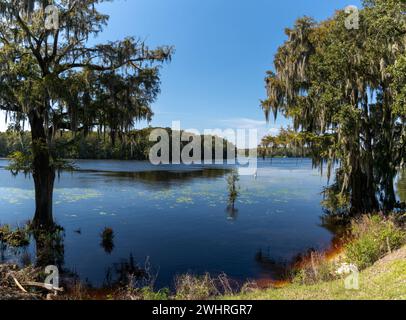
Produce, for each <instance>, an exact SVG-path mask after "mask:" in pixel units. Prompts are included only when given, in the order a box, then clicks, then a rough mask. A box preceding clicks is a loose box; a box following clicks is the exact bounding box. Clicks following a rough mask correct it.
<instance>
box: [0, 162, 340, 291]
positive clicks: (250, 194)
mask: <svg viewBox="0 0 406 320" xmlns="http://www.w3.org/2000/svg"><path fill="white" fill-rule="evenodd" d="M6 164H7V162H6V161H5V160H0V167H1V168H0V223H10V224H13V225H16V224H17V223H19V224H23V223H24V221H26V220H27V219H30V218H32V214H33V211H34V200H33V199H34V193H33V187H32V186H33V182H32V179H30V178H29V177H27V178H26V177H24V175H20V176H17V177H13V176H12V175H11V174H10V173H9V172H8V171H6V170H4V166H5V165H6ZM77 165H78V166H79V167H80V169H82V171H80V172H75V173H73V174H71V173H64V174H62V175H61V177H60V179H59V180H58V181H57V183H56V189H55V199H54V201H55V203H54V215H55V219H56V221H57V223H58V224H59V225H61V226H63V227H64V229H65V238H64V249H65V250H64V263H65V267H66V268H68V269H70V270H73V271H75V272H76V273H77V274H78V275H79V276H80V277H81V278H82V279H88V281H90V282H91V283H92V284H93V285H96V286H98V285H102V284H103V282H104V280H105V278H106V272H107V270H109V268H111V267H112V266H113V265H114V264H117V263H119V262H120V261H123V260H125V259H128V258H129V257H130V256H133V258H134V259H135V261H136V262H137V263H139V264H140V266H143V265H144V262H145V261H146V259H147V257H149V261H150V264H151V266H152V267H153V269H154V270H155V272H157V273H158V279H157V282H156V284H157V287H164V286H171V285H172V284H173V279H174V276H175V275H177V274H182V273H185V272H192V273H195V274H202V273H204V272H211V273H213V274H216V273H220V272H225V273H226V274H228V275H229V276H231V277H232V278H235V279H240V280H245V279H258V278H268V277H272V276H273V275H274V272H275V268H274V264H275V263H279V262H287V261H290V260H291V259H292V258H293V257H295V256H296V255H297V254H299V253H301V252H303V251H306V250H307V249H309V248H314V249H322V248H326V247H328V246H329V244H330V241H331V239H332V234H331V233H330V232H329V231H327V230H326V229H324V228H323V227H321V226H320V217H321V216H322V214H323V211H322V208H321V206H320V201H321V200H322V195H321V191H322V190H323V186H324V185H325V184H326V178H325V177H322V176H320V174H319V172H318V171H317V170H314V169H312V165H311V161H310V160H303V159H279V160H275V159H274V160H273V161H272V162H270V161H269V160H267V161H260V162H259V169H258V177H257V179H255V178H254V177H251V176H241V177H240V181H239V183H238V184H239V186H240V193H241V194H240V196H239V198H238V200H237V202H236V208H237V209H238V212H237V213H236V214H234V215H232V216H230V213H228V212H227V210H226V209H227V199H228V191H227V175H228V174H229V173H230V171H229V170H228V168H217V169H207V168H201V167H192V168H191V167H183V166H177V167H153V166H151V165H149V164H148V163H145V162H134V161H131V162H126V161H78V162H77ZM105 227H111V228H112V229H113V230H114V233H115V238H114V249H113V251H112V252H111V253H110V254H109V253H106V251H105V250H104V249H103V247H102V246H101V245H100V242H101V238H100V233H101V232H102V230H103V229H104V228H105ZM78 229H80V231H81V233H80V234H79V233H77V232H75V231H76V230H78ZM27 252H28V254H29V255H30V256H31V257H35V250H34V247H33V246H31V247H30V248H28V249H27ZM1 259H2V260H3V261H4V260H9V261H10V260H11V261H13V260H14V261H17V262H18V261H19V259H21V257H20V256H15V255H13V254H12V253H10V252H3V253H2V257H1Z"/></svg>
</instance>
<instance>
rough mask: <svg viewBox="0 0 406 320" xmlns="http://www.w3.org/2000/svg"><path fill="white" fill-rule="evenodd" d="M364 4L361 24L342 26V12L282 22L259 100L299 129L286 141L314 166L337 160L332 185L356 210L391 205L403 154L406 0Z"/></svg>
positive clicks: (405, 155) (405, 143)
mask: <svg viewBox="0 0 406 320" xmlns="http://www.w3.org/2000/svg"><path fill="white" fill-rule="evenodd" d="M364 5H365V8H364V9H362V10H360V12H359V14H360V21H361V23H360V29H359V30H348V29H347V28H346V23H345V21H346V19H347V18H348V15H347V14H346V13H345V12H344V11H338V12H337V13H336V14H335V16H333V17H332V18H330V19H328V20H326V21H322V22H319V23H318V22H316V21H314V20H313V19H311V18H309V17H303V18H300V19H298V20H297V21H296V23H295V25H294V26H293V28H291V29H287V30H286V34H287V36H288V40H287V41H286V42H285V43H284V44H283V45H282V46H281V47H280V48H279V49H278V51H277V54H276V55H275V59H274V65H275V70H276V72H267V76H266V89H267V99H266V100H265V101H263V102H262V108H263V110H264V112H265V116H266V118H267V119H268V118H269V116H270V113H273V114H274V116H275V117H276V115H277V114H278V112H280V113H282V114H284V115H285V116H287V117H290V118H292V122H293V128H294V130H296V131H298V132H299V133H298V134H296V135H295V134H293V133H290V134H289V135H290V138H289V139H288V141H290V144H291V145H292V146H295V145H296V146H297V147H296V148H300V147H301V146H302V147H303V146H306V147H307V148H308V149H309V150H310V152H309V154H310V155H311V157H312V158H313V161H314V164H315V165H317V166H323V164H324V162H325V161H327V163H328V171H329V174H328V176H330V174H332V173H333V172H334V171H333V169H334V167H333V164H334V163H335V162H338V163H339V164H340V169H341V170H340V171H339V175H340V176H339V177H337V179H336V187H335V191H337V192H339V193H341V195H345V197H348V199H349V202H350V208H351V211H352V213H354V214H358V213H365V212H373V211H375V210H379V209H383V210H385V211H387V212H389V211H391V210H393V208H394V205H395V203H396V197H395V194H394V185H393V181H394V178H395V176H396V175H397V171H398V167H399V166H401V165H402V164H404V163H405V159H406V153H405V152H406V126H405V121H406V109H405V83H406V75H405V74H406V62H405V61H406V60H405V54H406V45H405V42H404V36H405V34H406V19H405V17H404V12H406V3H405V1H403V0H390V1H381V0H379V1H378V0H374V1H365V2H364ZM265 142H266V143H267V141H265ZM271 142H273V141H271ZM332 191H333V190H332ZM341 200H343V199H336V200H335V202H341Z"/></svg>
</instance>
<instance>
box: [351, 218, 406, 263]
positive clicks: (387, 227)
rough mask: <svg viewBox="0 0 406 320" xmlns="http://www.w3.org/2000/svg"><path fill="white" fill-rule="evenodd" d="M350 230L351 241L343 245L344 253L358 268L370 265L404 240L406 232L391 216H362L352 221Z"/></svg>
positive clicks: (399, 245) (400, 244) (405, 239)
mask: <svg viewBox="0 0 406 320" xmlns="http://www.w3.org/2000/svg"><path fill="white" fill-rule="evenodd" d="M350 232H351V238H352V241H350V242H349V243H348V244H347V245H346V246H345V254H346V257H347V259H348V260H349V262H351V263H355V264H356V265H357V267H358V268H359V269H365V268H367V267H369V266H371V265H372V264H373V263H375V262H376V261H377V260H379V259H380V258H382V257H383V256H384V255H385V254H387V253H388V252H391V251H392V250H396V249H398V248H400V247H401V246H402V245H403V244H404V243H405V242H406V232H405V231H404V230H402V229H401V228H400V227H398V226H397V225H396V224H395V222H394V219H393V218H392V217H389V218H384V217H382V216H379V215H374V216H364V217H362V218H360V219H358V220H355V221H353V223H352V226H351V230H350Z"/></svg>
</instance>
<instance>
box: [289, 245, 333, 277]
mask: <svg viewBox="0 0 406 320" xmlns="http://www.w3.org/2000/svg"><path fill="white" fill-rule="evenodd" d="M335 277H336V276H335V265H334V263H333V262H330V261H329V260H328V259H327V258H326V256H325V255H324V254H322V253H317V252H313V251H312V252H310V254H309V255H308V256H306V257H305V258H304V261H303V262H302V263H301V265H300V267H299V268H297V269H295V270H293V283H296V284H303V285H312V284H316V283H319V282H324V281H330V280H333V279H335Z"/></svg>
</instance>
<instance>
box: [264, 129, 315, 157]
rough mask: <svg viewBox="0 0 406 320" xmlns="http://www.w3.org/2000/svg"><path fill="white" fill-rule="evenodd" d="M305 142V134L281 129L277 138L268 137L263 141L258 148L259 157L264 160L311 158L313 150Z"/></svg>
mask: <svg viewBox="0 0 406 320" xmlns="http://www.w3.org/2000/svg"><path fill="white" fill-rule="evenodd" d="M304 140H305V139H304V136H303V134H301V133H299V132H296V131H295V130H293V129H290V128H288V129H281V131H280V133H279V134H278V135H277V136H272V135H268V136H265V137H264V138H263V139H262V140H261V144H260V145H259V146H258V156H259V157H262V158H274V157H288V158H305V157H309V156H311V150H310V149H309V147H308V146H307V145H306V143H304Z"/></svg>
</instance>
